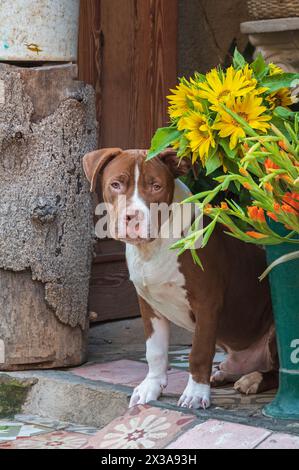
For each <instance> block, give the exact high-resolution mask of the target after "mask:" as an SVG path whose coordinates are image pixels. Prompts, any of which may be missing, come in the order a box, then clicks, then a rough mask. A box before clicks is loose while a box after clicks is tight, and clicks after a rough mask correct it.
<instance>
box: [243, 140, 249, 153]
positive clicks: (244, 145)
mask: <svg viewBox="0 0 299 470" xmlns="http://www.w3.org/2000/svg"><path fill="white" fill-rule="evenodd" d="M243 147H244V150H245V152H248V150H249V145H248V144H247V142H244V144H243Z"/></svg>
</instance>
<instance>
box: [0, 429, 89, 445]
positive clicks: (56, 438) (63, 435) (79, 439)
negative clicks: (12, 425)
mask: <svg viewBox="0 0 299 470" xmlns="http://www.w3.org/2000/svg"><path fill="white" fill-rule="evenodd" d="M87 444H88V436H87V435H84V434H79V433H78V434H76V433H67V432H64V431H55V432H51V433H48V434H41V435H39V436H35V437H31V438H23V437H21V438H17V439H16V440H15V441H10V442H4V443H1V444H0V449H81V448H82V447H84V446H86V445H87Z"/></svg>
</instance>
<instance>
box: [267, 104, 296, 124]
mask: <svg viewBox="0 0 299 470" xmlns="http://www.w3.org/2000/svg"><path fill="white" fill-rule="evenodd" d="M273 114H274V115H275V116H277V117H279V118H281V119H286V120H289V121H293V120H294V119H295V116H296V114H297V115H299V113H298V112H297V113H296V112H294V111H290V110H289V109H287V108H284V107H283V106H277V108H275V109H274V112H273Z"/></svg>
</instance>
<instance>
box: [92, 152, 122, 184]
mask: <svg viewBox="0 0 299 470" xmlns="http://www.w3.org/2000/svg"><path fill="white" fill-rule="evenodd" d="M121 152H122V150H121V149H119V148H107V149H101V150H95V151H94V152H90V153H87V154H86V155H85V156H84V157H83V168H84V172H85V175H86V178H87V179H88V181H89V182H90V191H91V192H93V191H95V189H96V183H97V177H98V175H99V174H100V172H101V171H103V169H104V167H105V166H106V165H107V164H108V163H109V162H110V161H111V160H112V159H113V158H114V157H116V156H117V155H119V154H120V153H121Z"/></svg>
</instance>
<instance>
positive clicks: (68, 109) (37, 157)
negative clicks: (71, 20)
mask: <svg viewBox="0 0 299 470" xmlns="http://www.w3.org/2000/svg"><path fill="white" fill-rule="evenodd" d="M76 74H77V70H76V66H75V65H72V64H66V65H59V66H44V67H35V68H29V67H27V68H22V67H14V66H10V65H6V64H0V182H1V183H0V370H16V369H33V368H52V367H63V366H74V365H77V364H80V363H82V362H83V361H84V360H85V357H86V340H87V331H88V317H87V301H88V290H89V276H90V267H91V258H92V243H93V218H92V204H91V199H90V194H89V187H88V183H87V181H86V180H85V177H84V174H83V170H82V157H83V156H84V154H85V153H86V152H89V151H91V150H92V149H94V148H96V144H97V123H96V118H95V103H94V101H95V100H94V92H93V89H92V87H90V86H87V85H85V84H84V83H82V82H79V81H77V80H75V77H76Z"/></svg>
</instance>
